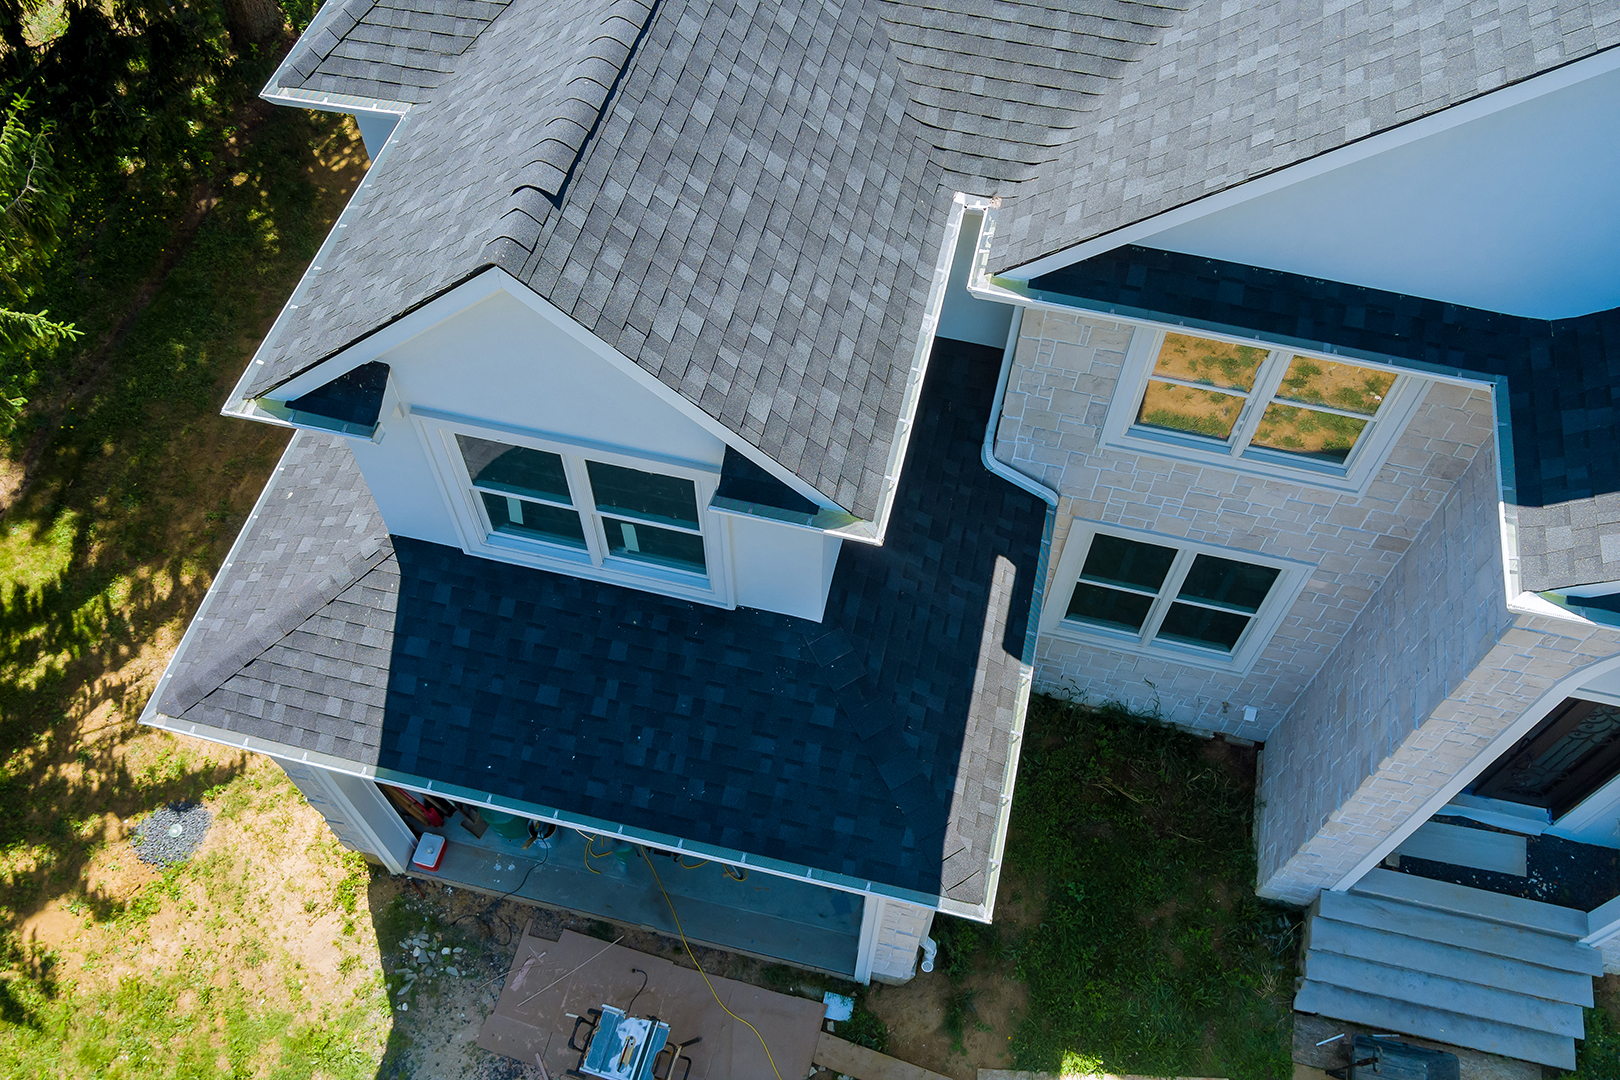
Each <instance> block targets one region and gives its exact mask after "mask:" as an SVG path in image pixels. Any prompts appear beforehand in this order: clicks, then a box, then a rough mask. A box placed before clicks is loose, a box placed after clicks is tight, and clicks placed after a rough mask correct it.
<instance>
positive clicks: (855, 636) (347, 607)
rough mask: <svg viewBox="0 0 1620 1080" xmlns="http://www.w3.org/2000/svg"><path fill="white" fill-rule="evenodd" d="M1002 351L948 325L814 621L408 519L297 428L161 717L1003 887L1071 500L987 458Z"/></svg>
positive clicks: (688, 830) (905, 884) (626, 816)
mask: <svg viewBox="0 0 1620 1080" xmlns="http://www.w3.org/2000/svg"><path fill="white" fill-rule="evenodd" d="M998 361H999V352H998V351H997V350H993V349H986V348H983V347H981V346H973V345H963V344H960V343H954V342H946V341H942V342H941V343H940V344H939V346H938V347H937V348H936V351H935V355H934V357H933V361H932V366H931V369H930V374H929V376H928V378H927V381H926V382H925V385H924V389H923V393H922V401H921V405H920V408H919V410H918V420H917V427H916V431H915V433H914V434H913V436H912V440H911V443H910V450H909V456H910V460H909V462H908V465H907V469H906V471H905V473H904V478H903V480H902V482H901V485H900V490H899V495H898V502H897V506H896V509H895V511H894V514H893V517H892V520H891V525H890V529H889V534H888V539H887V541H886V543H885V544H884V545H883V546H882V547H871V546H867V545H848V546H846V548H845V549H844V551H843V553H842V555H841V556H840V558H839V561H838V568H837V571H836V574H835V576H834V578H833V582H832V588H831V592H830V595H829V598H828V603H827V611H826V615H825V618H824V620H823V621H822V622H821V623H819V624H818V623H813V622H810V621H808V620H805V619H800V618H795V617H791V616H786V615H776V614H771V613H768V612H762V611H755V610H749V609H738V610H734V611H726V610H722V609H718V608H713V607H708V606H704V605H700V604H691V603H686V602H682V601H677V600H671V599H667V598H664V597H660V596H657V595H654V594H650V593H645V592H639V591H636V590H631V589H625V588H621V587H618V586H614V585H608V584H602V583H597V582H592V581H586V580H582V579H578V578H573V577H568V576H563V575H558V574H551V573H546V572H544V571H540V570H533V569H528V568H525V567H519V566H513V565H508V564H504V563H499V562H495V561H492V560H488V559H482V558H476V557H472V556H468V555H465V554H463V553H462V552H460V551H458V550H455V549H453V548H448V547H443V546H440V545H436V544H431V543H427V542H424V541H419V540H411V539H406V538H401V537H394V538H390V537H388V536H387V534H386V532H385V530H384V528H383V525H382V522H381V520H380V517H379V516H378V514H377V511H376V507H375V504H374V503H373V502H372V500H371V496H370V494H369V492H368V490H367V489H366V485H365V481H364V479H363V478H362V476H361V474H360V471H359V469H358V468H357V467H356V466H355V463H354V459H353V456H352V454H351V453H350V451H349V450H348V448H347V446H346V444H345V443H344V442H343V440H342V439H340V438H337V437H333V436H328V435H324V434H317V433H314V432H309V431H301V432H299V433H298V434H297V435H296V436H295V438H294V440H293V443H292V445H291V446H289V447H288V450H287V452H286V455H285V456H284V458H283V459H282V462H281V464H280V465H279V467H278V468H277V470H276V473H275V476H274V478H273V479H272V481H271V483H270V485H269V486H268V487H267V488H266V491H265V494H264V496H263V498H262V500H261V503H260V505H259V507H258V508H257V509H256V511H255V512H254V514H253V516H252V518H251V519H250V520H249V522H248V524H247V525H246V526H245V528H244V530H243V534H242V538H241V540H239V541H238V545H237V548H236V549H235V550H233V553H232V556H231V558H230V560H229V561H228V562H227V563H226V565H225V567H224V568H223V569H222V571H221V573H220V576H219V578H218V579H217V581H216V582H215V584H214V586H213V588H212V589H211V590H210V592H209V595H208V597H207V599H206V600H205V601H204V604H203V608H202V610H201V611H200V612H199V613H198V615H197V618H196V620H195V622H194V624H193V629H192V631H191V632H190V633H189V634H188V636H187V639H186V641H185V642H184V643H183V644H182V646H181V649H180V650H179V652H178V653H177V654H176V656H175V659H174V660H173V662H172V663H171V665H170V668H169V673H168V674H167V675H166V677H165V680H164V682H163V683H162V684H161V685H160V687H159V689H158V692H157V693H156V695H154V698H153V702H152V704H151V705H149V706H148V718H149V719H151V718H156V717H157V716H158V715H160V714H161V716H166V717H169V718H172V719H171V721H169V722H167V726H170V727H173V728H175V729H176V730H187V726H188V725H191V724H199V725H203V726H205V727H208V728H212V729H215V730H225V731H229V732H233V733H237V734H238V735H242V736H248V737H250V738H251V739H252V740H253V745H255V746H256V747H257V748H258V749H261V750H269V751H270V752H275V750H274V747H276V746H279V747H281V748H283V752H284V753H286V752H290V753H301V752H305V751H308V752H313V753H319V754H325V755H331V756H333V757H336V758H339V759H341V760H344V761H347V762H352V763H355V764H357V765H361V766H375V767H377V768H379V769H383V770H392V771H393V772H395V773H397V774H403V775H407V776H412V777H416V778H419V779H423V780H430V781H433V782H435V783H446V784H455V785H460V786H463V787H467V788H471V789H474V790H477V791H482V792H488V793H490V794H493V795H496V796H500V797H503V798H509V799H514V800H518V801H521V802H524V803H527V804H530V805H533V806H537V807H549V808H553V809H557V810H561V811H565V812H569V813H574V814H584V815H587V816H592V817H596V818H599V819H603V820H606V821H610V822H615V823H618V824H621V825H625V826H629V827H632V828H641V829H645V830H650V831H654V832H657V833H661V834H665V835H674V836H679V837H681V838H684V839H686V840H689V841H697V842H700V843H707V844H712V845H717V846H720V847H724V848H728V849H733V850H741V851H744V852H747V853H750V854H753V855H760V856H765V857H769V858H776V859H781V860H784V861H787V862H790V863H793V864H795V865H799V866H807V867H813V868H816V869H820V870H825V871H831V872H833V873H839V874H845V875H849V876H852V877H856V878H860V879H865V880H872V881H877V882H882V883H884V884H887V885H890V886H893V887H896V888H901V889H907V890H913V891H916V892H921V893H925V894H928V895H938V896H944V897H948V898H950V899H952V900H956V901H960V902H961V903H963V904H966V905H970V906H974V905H982V904H986V903H988V901H989V898H990V885H989V881H990V879H991V877H992V875H993V872H994V867H993V866H992V864H991V860H992V859H993V858H995V857H996V852H995V850H994V849H995V847H996V845H997V844H998V843H999V839H998V829H999V828H1000V827H1001V825H1002V824H1003V823H1004V817H1003V807H1002V805H1001V799H1000V796H1001V794H1002V793H1003V791H1004V790H1007V788H1008V786H1009V785H1010V784H1011V770H1012V765H1013V762H1014V760H1015V751H1013V750H1012V748H1011V747H1010V745H1009V737H1010V736H1011V735H1012V734H1013V733H1014V731H1015V730H1016V729H1017V727H1018V726H1019V725H1020V724H1021V710H1020V708H1019V694H1020V686H1021V683H1022V681H1023V680H1024V679H1025V678H1026V677H1027V670H1028V669H1027V667H1026V666H1025V665H1026V664H1027V663H1028V662H1029V660H1030V658H1031V655H1032V653H1033V633H1032V630H1033V627H1034V625H1035V621H1036V615H1037V613H1036V611H1035V610H1034V608H1035V604H1036V599H1035V593H1034V590H1035V588H1036V580H1037V577H1038V570H1039V567H1040V565H1041V556H1042V550H1043V544H1044V533H1045V527H1046V512H1047V511H1046V507H1045V505H1044V504H1042V503H1041V502H1040V501H1039V500H1038V499H1036V498H1034V497H1033V496H1031V495H1029V494H1028V493H1026V492H1024V491H1022V490H1020V489H1018V488H1016V487H1014V486H1013V485H1011V484H1009V483H1007V482H1006V481H1004V480H1002V479H1000V478H998V477H996V476H993V475H992V474H990V473H989V472H988V471H986V470H985V468H984V467H983V465H982V464H981V462H980V460H979V448H980V444H981V439H982V436H983V432H984V428H985V425H986V423H987V421H988V417H989V402H990V398H991V396H992V393H993V390H994V386H995V378H996V373H997V364H998ZM159 722H164V721H161V720H160V721H159ZM564 762H566V765H567V767H566V768H550V767H546V765H547V763H564Z"/></svg>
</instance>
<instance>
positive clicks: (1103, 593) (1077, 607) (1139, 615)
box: [1068, 581, 1153, 633]
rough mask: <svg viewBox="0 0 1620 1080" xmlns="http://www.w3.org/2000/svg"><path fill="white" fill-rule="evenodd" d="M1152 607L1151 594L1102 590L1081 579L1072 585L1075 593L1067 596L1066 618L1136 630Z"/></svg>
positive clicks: (1140, 626) (1140, 627)
mask: <svg viewBox="0 0 1620 1080" xmlns="http://www.w3.org/2000/svg"><path fill="white" fill-rule="evenodd" d="M1152 606H1153V597H1151V596H1143V595H1141V594H1140V593H1128V592H1120V591H1119V590H1118V589H1104V588H1102V587H1101V586H1098V585H1088V584H1086V583H1085V582H1083V581H1082V582H1081V583H1080V584H1078V585H1076V586H1075V587H1074V593H1073V595H1071V596H1070V597H1069V611H1068V617H1069V618H1071V619H1084V620H1085V621H1086V622H1094V623H1102V624H1103V625H1105V626H1114V627H1118V628H1119V629H1121V630H1129V631H1131V632H1132V633H1135V632H1136V631H1138V630H1141V629H1142V622H1143V620H1145V619H1146V618H1147V615H1148V609H1149V608H1151V607H1152Z"/></svg>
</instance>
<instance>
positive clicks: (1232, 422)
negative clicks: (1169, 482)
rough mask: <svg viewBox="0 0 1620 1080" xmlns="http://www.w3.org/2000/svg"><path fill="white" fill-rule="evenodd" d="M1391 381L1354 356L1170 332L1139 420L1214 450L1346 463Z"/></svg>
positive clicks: (1393, 380) (1393, 378) (1151, 375)
mask: <svg viewBox="0 0 1620 1080" xmlns="http://www.w3.org/2000/svg"><path fill="white" fill-rule="evenodd" d="M1283 365H1286V367H1284V366H1283ZM1396 381H1397V376H1396V374H1395V373H1393V372H1389V371H1383V370H1379V369H1377V368H1371V367H1363V366H1361V365H1358V364H1347V363H1338V362H1335V361H1331V360H1323V359H1320V358H1317V357H1308V356H1297V355H1292V354H1290V353H1287V352H1277V351H1272V350H1269V349H1265V348H1261V347H1259V346H1252V345H1239V344H1236V343H1234V342H1228V341H1216V340H1214V339H1210V338H1200V337H1194V336H1192V335H1190V334H1177V333H1167V334H1165V336H1164V338H1163V341H1162V343H1161V344H1160V346H1159V348H1158V352H1157V353H1156V355H1155V356H1154V362H1153V370H1152V371H1151V372H1149V373H1148V377H1147V381H1146V386H1145V387H1144V389H1143V391H1142V397H1141V400H1140V402H1139V404H1138V407H1137V410H1136V417H1135V425H1136V426H1137V427H1138V428H1150V429H1154V430H1156V431H1161V432H1167V433H1172V434H1175V435H1183V436H1193V437H1195V438H1198V439H1208V440H1210V441H1211V442H1212V443H1216V444H1220V443H1224V444H1225V446H1224V447H1220V448H1219V450H1218V452H1220V451H1224V452H1225V453H1229V454H1244V453H1246V451H1248V450H1249V449H1251V448H1252V449H1253V450H1255V451H1258V452H1259V453H1260V454H1261V455H1262V456H1264V455H1272V456H1273V457H1274V458H1275V456H1276V455H1282V456H1284V457H1286V458H1289V459H1293V460H1295V461H1299V462H1301V463H1302V464H1303V463H1304V462H1305V461H1311V462H1317V463H1321V464H1324V465H1329V466H1333V467H1335V468H1339V467H1346V466H1348V464H1349V462H1350V458H1351V455H1352V453H1353V452H1354V451H1355V448H1356V445H1357V444H1358V442H1360V441H1361V440H1362V439H1363V437H1364V436H1365V435H1366V432H1367V430H1368V428H1369V427H1370V426H1371V424H1372V421H1373V420H1374V418H1375V417H1376V416H1377V415H1378V413H1379V410H1380V409H1381V408H1382V407H1383V405H1384V403H1385V401H1386V400H1388V399H1389V396H1390V393H1391V391H1392V390H1393V389H1394V386H1395V383H1396ZM1262 394H1263V395H1264V397H1263V398H1262V397H1260V396H1259V395H1262ZM1251 401H1252V402H1253V404H1252V405H1251ZM1212 448H1213V447H1212Z"/></svg>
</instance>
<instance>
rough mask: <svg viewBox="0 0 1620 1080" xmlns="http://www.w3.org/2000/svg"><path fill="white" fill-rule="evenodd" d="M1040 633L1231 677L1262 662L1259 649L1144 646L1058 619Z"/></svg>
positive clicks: (1130, 636)
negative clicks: (1225, 650)
mask: <svg viewBox="0 0 1620 1080" xmlns="http://www.w3.org/2000/svg"><path fill="white" fill-rule="evenodd" d="M1041 633H1042V635H1043V636H1046V637H1052V638H1058V639H1060V640H1063V641H1068V642H1073V643H1074V644H1076V645H1084V646H1087V647H1088V648H1095V649H1107V650H1109V651H1111V652H1117V653H1123V654H1125V655H1126V656H1140V657H1144V658H1146V659H1150V660H1160V661H1163V662H1165V663H1168V664H1181V665H1183V666H1185V667H1195V668H1201V669H1203V670H1205V671H1220V672H1226V673H1228V674H1232V675H1247V674H1248V673H1249V671H1250V670H1251V669H1252V668H1253V667H1254V665H1255V661H1257V660H1259V659H1260V649H1259V648H1240V649H1239V650H1238V652H1237V653H1236V654H1228V653H1217V652H1215V651H1214V650H1204V649H1199V648H1195V647H1193V646H1180V645H1172V644H1169V643H1166V642H1162V641H1155V642H1153V643H1151V644H1148V645H1143V644H1141V643H1139V642H1138V641H1137V640H1136V635H1135V634H1124V633H1121V634H1119V635H1117V636H1116V635H1115V634H1113V633H1110V632H1109V631H1108V630H1105V629H1103V628H1102V627H1097V626H1089V625H1086V624H1084V623H1076V622H1073V621H1071V620H1069V619H1059V620H1058V621H1057V622H1056V623H1055V624H1054V625H1052V626H1049V627H1045V628H1043V629H1042V630H1041ZM1262 644H1263V643H1262Z"/></svg>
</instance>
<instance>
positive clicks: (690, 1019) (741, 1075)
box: [478, 930, 827, 1080]
mask: <svg viewBox="0 0 1620 1080" xmlns="http://www.w3.org/2000/svg"><path fill="white" fill-rule="evenodd" d="M541 953H544V954H545V955H544V956H541V955H540V954H541ZM530 957H535V959H534V960H533V962H530V959H529V958H530ZM525 964H527V965H528V970H527V971H525V970H524V966H525ZM632 968H635V969H639V971H632V970H631V969H632ZM639 972H646V980H645V981H646V989H644V990H643V989H642V982H643V979H642V976H641V974H640V973H639ZM519 976H521V979H520V978H519ZM709 982H710V983H712V984H713V986H714V993H710V991H709V986H708V985H706V984H705V983H704V981H703V976H701V975H699V974H698V973H697V972H696V971H693V970H691V969H690V968H685V967H678V966H676V965H675V964H672V963H671V962H670V961H668V960H665V959H663V958H662V957H658V956H651V955H648V954H647V953H641V952H636V951H635V950H634V949H627V948H624V947H623V946H621V945H609V944H608V943H607V942H605V941H598V940H597V939H595V938H590V937H585V936H584V935H582V934H576V933H574V932H572V931H569V930H565V931H563V934H562V937H561V938H559V939H558V940H557V941H550V940H548V939H546V938H537V937H532V936H530V935H529V934H528V933H527V931H525V933H524V935H523V937H522V938H521V939H520V940H519V943H518V947H517V950H516V952H515V953H514V954H513V957H512V969H511V974H510V975H509V976H508V977H507V980H506V986H505V988H504V989H503V990H502V992H501V998H500V1001H499V1002H497V1003H496V1006H495V1011H494V1012H493V1013H492V1014H491V1015H490V1017H489V1019H488V1020H486V1021H485V1022H484V1026H483V1027H482V1028H481V1029H480V1031H479V1033H478V1045H479V1046H482V1047H483V1048H484V1049H485V1050H489V1051H491V1052H492V1053H496V1054H502V1055H504V1056H506V1057H509V1058H513V1059H515V1060H517V1061H521V1062H523V1063H524V1064H526V1065H533V1064H534V1061H535V1055H536V1054H539V1055H541V1057H542V1060H543V1061H544V1062H545V1066H546V1071H547V1072H548V1073H549V1074H550V1075H551V1076H553V1077H560V1076H564V1075H566V1071H567V1070H568V1069H570V1068H573V1067H574V1066H576V1065H577V1064H579V1053H578V1052H577V1051H573V1050H570V1049H569V1048H568V1036H569V1035H570V1034H571V1033H572V1031H573V1028H574V1019H573V1017H574V1016H583V1015H585V1014H586V1012H587V1010H590V1009H595V1008H600V1007H601V1006H602V1005H604V1004H605V1005H613V1006H616V1007H617V1008H621V1009H626V1010H627V1011H629V1012H631V1013H632V1015H635V1016H656V1017H658V1018H659V1019H660V1020H663V1021H664V1022H666V1023H667V1024H669V1028H670V1041H671V1042H675V1043H681V1042H686V1041H687V1040H689V1039H694V1038H700V1039H702V1042H699V1043H697V1044H696V1045H695V1046H693V1047H692V1048H691V1049H690V1050H689V1051H687V1056H688V1057H690V1058H691V1060H692V1074H691V1075H692V1080H731V1078H736V1080H760V1078H761V1077H765V1078H767V1080H770V1078H771V1077H772V1076H773V1074H772V1071H771V1065H770V1061H768V1060H767V1059H766V1052H765V1049H764V1048H763V1047H762V1046H761V1044H760V1038H759V1037H758V1036H756V1035H755V1034H754V1033H753V1032H752V1031H750V1030H749V1029H748V1028H747V1027H746V1026H745V1025H743V1024H741V1023H738V1022H737V1021H735V1020H733V1019H732V1018H731V1017H730V1016H728V1015H727V1014H726V1011H725V1009H723V1008H721V1006H720V1004H719V1003H718V1002H717V1001H716V1000H715V999H716V996H718V997H719V999H720V1001H723V1002H724V1003H725V1006H726V1008H729V1009H730V1010H731V1011H732V1012H733V1013H735V1014H737V1015H738V1016H741V1017H743V1018H745V1019H746V1020H748V1021H749V1023H751V1024H753V1025H754V1026H755V1027H756V1028H758V1029H759V1032H760V1035H761V1036H763V1037H764V1040H765V1044H766V1045H767V1046H769V1048H770V1057H771V1058H772V1059H774V1060H775V1062H776V1069H777V1071H779V1072H780V1073H781V1075H782V1076H783V1077H784V1080H789V1078H791V1080H798V1078H800V1077H803V1076H805V1075H806V1074H808V1073H809V1072H810V1064H811V1059H812V1057H813V1056H814V1054H815V1050H816V1039H817V1035H818V1034H819V1033H820V1031H821V1021H822V1017H823V1016H824V1015H825V1014H826V1008H827V1007H826V1006H825V1005H823V1004H822V1003H821V1002H819V1001H807V1000H805V999H804V998H799V997H790V996H788V995H786V994H776V993H772V992H771V991H769V990H764V989H761V988H760V987H757V986H750V985H749V984H747V983H741V982H736V981H734V980H731V979H722V978H719V977H717V976H712V975H711V976H710V977H709ZM552 984H555V985H552ZM570 1014H572V1015H570ZM582 1037H583V1034H582ZM684 1071H685V1068H684V1066H682V1067H680V1068H679V1069H678V1070H677V1073H678V1074H679V1073H683V1072H684Z"/></svg>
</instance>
